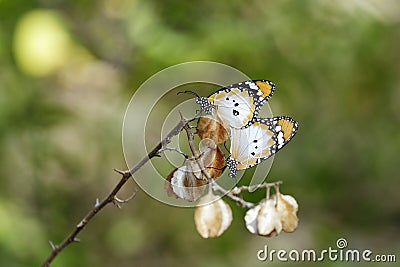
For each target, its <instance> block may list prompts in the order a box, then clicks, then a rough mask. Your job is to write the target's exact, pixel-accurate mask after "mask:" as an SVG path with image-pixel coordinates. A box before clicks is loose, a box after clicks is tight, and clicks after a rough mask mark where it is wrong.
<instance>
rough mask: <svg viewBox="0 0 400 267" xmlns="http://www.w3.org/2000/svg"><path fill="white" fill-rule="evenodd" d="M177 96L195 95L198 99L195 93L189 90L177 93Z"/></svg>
mask: <svg viewBox="0 0 400 267" xmlns="http://www.w3.org/2000/svg"><path fill="white" fill-rule="evenodd" d="M176 94H177V95H180V94H191V95H195V96H196V97H200V96H199V95H198V94H197V93H195V92H193V91H189V90H187V91H182V92H178V93H176Z"/></svg>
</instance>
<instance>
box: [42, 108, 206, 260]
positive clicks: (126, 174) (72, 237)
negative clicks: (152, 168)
mask: <svg viewBox="0 0 400 267" xmlns="http://www.w3.org/2000/svg"><path fill="white" fill-rule="evenodd" d="M198 115H199V113H197V114H196V115H195V116H194V117H193V118H191V119H185V118H184V117H183V116H182V118H181V120H180V121H179V123H178V124H177V125H176V126H175V127H174V128H173V129H172V130H171V131H170V132H169V133H168V135H167V136H166V137H165V138H164V139H163V140H162V141H161V142H160V143H159V144H158V145H157V146H156V147H155V148H154V149H153V150H152V151H150V152H149V153H148V154H147V155H146V156H145V157H144V158H143V159H142V160H141V161H140V162H139V163H137V164H136V165H135V166H133V167H132V168H131V169H130V170H126V171H120V170H115V171H116V172H118V173H119V174H121V175H122V178H121V180H120V181H119V182H118V184H117V185H116V186H115V187H114V188H113V190H112V191H111V192H110V193H109V194H108V196H107V197H105V198H104V199H103V200H102V201H100V202H99V201H98V200H96V204H95V205H94V207H93V209H92V210H90V211H89V212H88V214H86V216H85V217H83V219H82V220H81V221H80V222H79V223H78V224H77V225H76V226H75V229H74V230H73V231H72V232H71V233H70V234H69V235H68V236H67V237H66V238H65V239H64V241H63V242H61V243H60V244H59V245H54V244H53V243H52V242H51V241H50V246H51V248H52V251H51V253H50V255H49V256H48V257H47V259H46V260H45V261H44V263H43V264H42V267H47V266H50V263H51V262H52V261H53V260H54V258H55V257H56V256H57V255H58V254H59V253H60V252H61V251H62V250H63V249H65V248H66V247H67V246H68V245H70V244H71V243H73V242H79V239H78V238H77V235H78V234H79V233H80V232H81V231H82V230H83V229H84V228H85V227H86V225H87V224H88V223H89V222H90V221H91V219H92V218H93V217H94V216H95V215H96V214H97V213H98V212H100V211H101V210H102V209H103V208H104V207H105V206H107V205H108V204H110V203H114V202H115V201H117V200H118V198H116V195H117V193H118V192H119V190H120V189H121V188H122V187H123V186H124V184H125V183H126V182H127V181H128V180H129V178H130V177H131V176H132V175H133V174H134V173H135V172H137V171H138V170H139V169H140V168H141V167H142V166H143V165H144V164H146V163H147V162H148V161H149V160H150V159H151V158H153V157H155V156H158V155H159V153H160V150H161V149H163V148H164V147H165V146H166V145H167V144H168V143H170V142H171V139H172V138H173V137H174V136H176V135H178V134H179V133H180V132H181V131H182V130H183V128H184V127H185V126H187V125H188V123H189V122H191V121H193V120H194V119H195V118H196V117H197V116H198Z"/></svg>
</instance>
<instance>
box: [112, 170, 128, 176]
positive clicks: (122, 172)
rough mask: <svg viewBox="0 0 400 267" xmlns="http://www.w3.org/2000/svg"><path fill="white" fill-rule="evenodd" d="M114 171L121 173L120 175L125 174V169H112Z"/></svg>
mask: <svg viewBox="0 0 400 267" xmlns="http://www.w3.org/2000/svg"><path fill="white" fill-rule="evenodd" d="M114 171H115V172H118V173H119V174H121V175H122V176H124V175H125V171H121V170H118V169H114Z"/></svg>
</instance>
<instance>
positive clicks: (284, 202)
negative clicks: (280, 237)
mask: <svg viewBox="0 0 400 267" xmlns="http://www.w3.org/2000/svg"><path fill="white" fill-rule="evenodd" d="M276 195H277V197H278V204H277V210H278V212H279V213H280V215H281V222H282V230H283V231H285V232H288V233H291V232H294V230H296V228H297V225H298V222H299V219H298V218H297V211H298V209H299V205H298V204H297V202H296V199H295V198H294V197H292V196H290V195H283V194H281V193H279V192H277V194H276Z"/></svg>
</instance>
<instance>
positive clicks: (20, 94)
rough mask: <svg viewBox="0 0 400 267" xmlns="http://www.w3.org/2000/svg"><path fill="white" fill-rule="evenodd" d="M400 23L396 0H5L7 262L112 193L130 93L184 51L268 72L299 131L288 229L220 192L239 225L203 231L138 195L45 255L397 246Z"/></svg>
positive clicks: (238, 261) (280, 164) (196, 255)
mask: <svg viewBox="0 0 400 267" xmlns="http://www.w3.org/2000/svg"><path fill="white" fill-rule="evenodd" d="M399 23H400V3H399V2H398V1H396V0H386V1H379V0H365V1H357V0H349V1H346V0H341V1H322V0H320V1H318V0H315V1H262V0H252V1H218V2H217V1H211V0H206V1H202V2H200V1H198V2H197V1H196V2H193V1H172V0H167V1H155V0H152V1H129V0H101V1H86V0H76V1H65V0H56V1H49V0H42V1H22V0H0V68H1V71H0V148H1V149H0V184H1V187H0V265H1V266H11V267H13V266H38V265H39V264H40V263H41V262H42V261H43V260H44V259H45V258H46V257H47V255H48V254H49V252H50V247H49V245H48V240H52V241H53V242H54V243H59V242H60V241H62V240H63V239H64V237H65V236H66V235H67V234H68V233H69V232H70V231H71V230H72V228H73V227H74V225H75V224H76V223H77V222H78V221H79V220H80V219H81V218H82V217H83V216H84V215H85V214H86V212H87V211H88V210H89V209H91V208H92V205H93V204H94V201H95V199H96V198H97V197H98V198H102V197H104V196H105V195H106V194H107V193H108V192H109V191H110V189H111V188H112V187H113V186H114V184H115V183H116V182H117V181H118V180H119V178H120V177H119V176H118V175H116V174H115V173H113V171H112V169H113V168H121V169H123V168H126V167H125V165H124V158H123V153H122V147H121V127H122V121H123V115H124V111H125V108H126V106H127V104H128V102H129V99H130V97H131V95H132V94H133V93H134V91H135V90H136V88H138V87H139V86H140V84H141V83H143V82H144V81H145V80H146V79H148V78H149V77H150V76H151V75H153V74H154V73H156V72H158V71H160V70H162V69H163V68H165V67H168V66H171V65H174V64H177V63H182V62H186V61H192V60H210V61H217V62H221V63H224V64H228V65H230V66H232V67H234V68H237V69H239V70H241V71H242V72H244V73H246V74H247V75H248V76H249V77H251V78H253V79H270V80H272V81H274V82H275V83H276V84H277V91H276V93H275V95H274V97H273V98H272V99H271V101H270V105H271V108H272V110H273V112H274V114H282V115H290V116H293V117H294V118H296V120H298V121H299V123H300V129H299V133H298V134H297V136H296V137H295V138H294V140H293V141H292V142H291V144H290V145H289V146H287V148H285V149H284V150H282V151H281V152H279V153H278V155H277V156H276V157H275V161H274V165H273V166H272V169H271V172H270V174H269V176H268V179H269V180H283V181H284V184H283V186H282V187H281V190H282V192H283V193H289V194H291V195H293V196H294V197H296V199H297V201H298V203H299V206H300V211H299V214H298V215H299V218H300V224H299V228H298V229H297V231H296V232H294V233H292V234H285V233H282V234H281V235H279V236H278V237H274V238H269V239H267V238H263V237H258V236H254V235H251V234H250V233H249V232H248V231H247V230H246V229H245V227H244V222H243V215H244V213H245V210H243V209H241V208H238V207H236V205H235V204H234V203H232V202H229V204H231V207H232V208H233V213H234V221H233V224H232V225H231V227H230V228H229V229H228V230H227V231H226V232H225V233H224V234H223V235H222V236H221V237H220V238H217V239H213V240H204V239H202V238H201V237H200V236H199V235H198V234H197V232H196V230H195V226H194V223H193V209H189V208H186V209H185V208H176V207H171V206H167V205H164V204H162V203H159V202H157V201H156V200H154V199H152V198H150V197H149V196H147V195H146V194H145V193H143V192H139V193H138V195H137V197H136V198H135V199H134V200H133V201H131V202H130V203H129V204H127V205H125V206H124V207H123V209H122V210H119V209H117V208H114V207H111V206H110V207H107V208H106V209H105V210H104V211H103V212H102V213H101V214H99V216H97V217H96V218H95V219H94V220H93V221H92V222H91V224H90V225H89V226H88V228H87V229H85V231H84V232H82V234H81V235H80V236H79V237H80V238H81V240H82V243H80V244H73V245H71V246H70V247H68V248H67V249H66V250H65V251H63V252H62V253H61V254H60V255H59V256H58V257H57V258H56V260H55V261H54V264H53V265H54V266H99V267H100V266H187V265H191V266H205V265H206V264H207V266H261V265H266V264H269V265H282V264H283V263H279V262H272V263H271V262H268V263H260V262H258V261H257V258H256V252H257V250H259V249H262V248H263V247H264V245H265V244H268V246H269V247H270V248H271V249H282V248H283V249H288V250H290V249H305V248H314V249H316V250H322V249H326V248H328V247H329V246H332V247H333V248H335V243H336V240H337V239H338V238H340V237H343V238H346V239H347V241H348V243H349V248H358V249H366V248H368V249H371V250H372V251H373V252H374V253H383V254H397V256H399V254H398V252H399V248H400V194H399V193H398V190H399V188H400V187H399V185H400V183H399V178H400V177H399V166H398V165H399V156H398V153H399V150H400V132H399V126H400V125H399V123H400V64H399V63H400V49H399V47H400V27H399V26H400V24H399ZM138 130H142V129H138ZM156 160H157V159H156ZM134 187H135V186H134V185H133V183H130V184H127V186H126V188H125V189H124V190H123V192H122V193H121V196H128V195H129V194H130V192H131V191H132V190H133V188H134ZM261 195H262V192H261V193H258V192H257V193H255V194H252V195H251V196H250V197H251V198H254V199H259V198H260V196H261ZM305 264H307V265H308V263H299V265H305ZM325 264H326V265H330V266H341V265H346V266H349V265H352V264H351V263H341V262H336V263H335V262H325ZM371 265H373V264H371ZM375 265H376V266H381V265H382V266H394V264H389V263H386V264H383V263H381V264H379V263H376V264H375Z"/></svg>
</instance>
